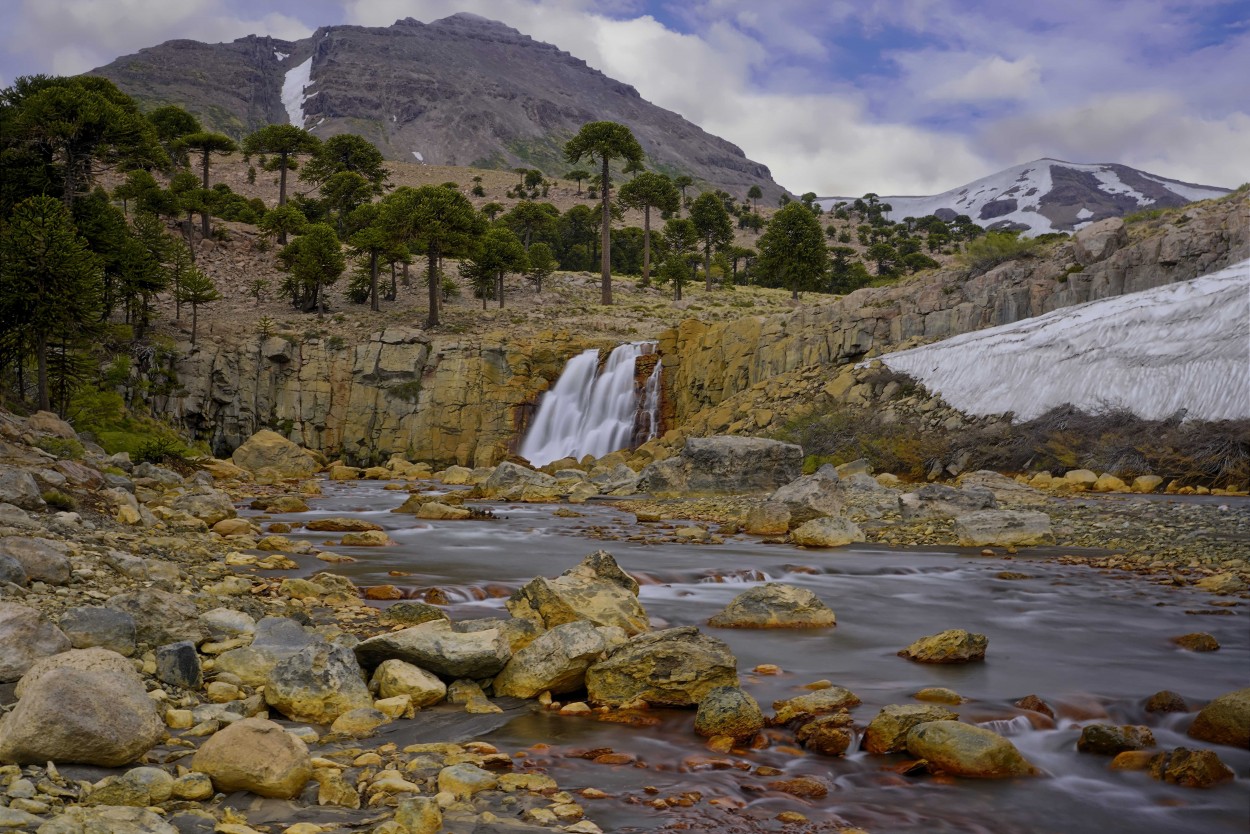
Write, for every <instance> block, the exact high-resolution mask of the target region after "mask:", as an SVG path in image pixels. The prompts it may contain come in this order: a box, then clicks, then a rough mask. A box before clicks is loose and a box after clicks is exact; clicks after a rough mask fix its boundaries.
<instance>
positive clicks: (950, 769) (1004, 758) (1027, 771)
mask: <svg viewBox="0 0 1250 834" xmlns="http://www.w3.org/2000/svg"><path fill="white" fill-rule="evenodd" d="M907 752H908V753H909V754H911V755H912V756H915V757H916V758H918V759H924V760H925V762H926V764H927V765H928V767H929V769H930V770H932V771H934V772H940V773H949V774H951V775H952V776H965V777H969V778H972V779H1005V778H1010V777H1013V776H1031V775H1034V774H1036V773H1037V769H1036V768H1035V767H1033V765H1032V764H1030V763H1029V761H1028V760H1027V759H1025V758H1024V756H1022V755H1020V751H1019V750H1017V749H1016V746H1015V745H1014V744H1012V743H1011V742H1010V741H1008V740H1007V739H1005V738H1003V737H1002V736H1000V735H999V734H998V733H995V732H992V731H990V730H987V729H985V728H983V727H974V726H973V725H971V724H964V723H961V722H959V721H926V722H925V723H923V724H917V725H916V726H915V727H913V728H912V729H911V731H910V732H909V733H908V734H907Z"/></svg>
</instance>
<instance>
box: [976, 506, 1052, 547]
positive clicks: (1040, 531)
mask: <svg viewBox="0 0 1250 834" xmlns="http://www.w3.org/2000/svg"><path fill="white" fill-rule="evenodd" d="M955 536H956V537H957V538H958V539H959V543H960V544H961V545H964V546H965V547H968V546H971V547H982V546H985V545H997V546H999V547H1007V546H1013V545H1020V546H1029V545H1037V544H1052V543H1053V542H1054V541H1055V537H1054V534H1053V533H1052V532H1051V529H1050V516H1048V515H1046V513H1043V512H1033V511H1024V510H980V511H978V512H973V513H968V514H967V515H963V516H960V517H959V518H957V519H955Z"/></svg>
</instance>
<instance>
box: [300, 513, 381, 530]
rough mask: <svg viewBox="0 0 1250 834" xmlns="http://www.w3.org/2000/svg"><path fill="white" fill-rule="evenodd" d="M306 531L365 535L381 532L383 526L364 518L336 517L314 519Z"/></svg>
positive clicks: (306, 526)
mask: <svg viewBox="0 0 1250 834" xmlns="http://www.w3.org/2000/svg"><path fill="white" fill-rule="evenodd" d="M304 529H305V530H312V531H314V532H317V533H363V532H365V531H366V530H381V529H382V525H380V524H374V523H373V522H372V521H366V520H365V519H363V518H345V517H342V516H334V517H333V518H314V519H313V520H312V521H309V522H307V523H306V524H305V525H304Z"/></svg>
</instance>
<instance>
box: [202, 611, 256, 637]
mask: <svg viewBox="0 0 1250 834" xmlns="http://www.w3.org/2000/svg"><path fill="white" fill-rule="evenodd" d="M200 622H201V623H202V624H203V625H204V628H205V629H207V630H208V639H209V640H233V639H234V638H236V637H251V636H252V635H254V634H255V633H256V620H255V619H253V618H252V616H251V615H250V614H245V613H244V612H242V611H235V610H234V609H233V608H214V609H213V610H212V611H205V612H204V613H203V614H201V615H200Z"/></svg>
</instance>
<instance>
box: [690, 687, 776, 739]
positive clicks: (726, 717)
mask: <svg viewBox="0 0 1250 834" xmlns="http://www.w3.org/2000/svg"><path fill="white" fill-rule="evenodd" d="M762 729H764V713H763V712H762V711H761V710H760V705H759V704H758V703H756V700H755V699H754V698H752V697H751V696H750V695H748V694H747V693H746V692H744V691H743V690H742V689H741V688H740V687H737V686H718V687H716V688H715V689H713V690H711V691H709V692H708V693H707V695H706V696H704V698H703V700H702V701H700V702H699V709H698V712H696V713H695V716H694V731H695V732H696V733H698V734H699V735H701V736H703V737H704V738H714V737H716V736H729V737H730V738H732V739H733V740H734V741H736V742H744V741H749V740H750V739H752V738H754V736H755V734H756V733H758V732H759V731H760V730H762Z"/></svg>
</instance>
